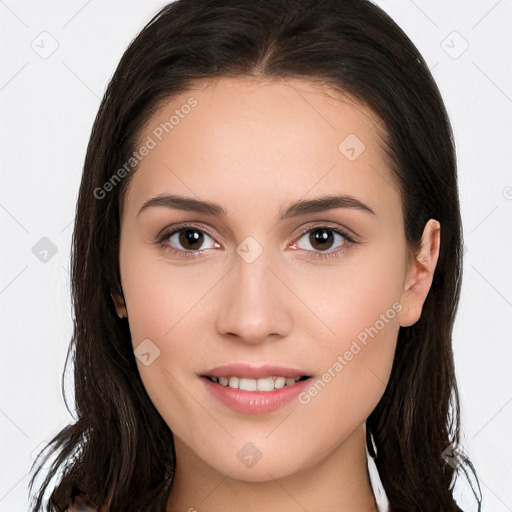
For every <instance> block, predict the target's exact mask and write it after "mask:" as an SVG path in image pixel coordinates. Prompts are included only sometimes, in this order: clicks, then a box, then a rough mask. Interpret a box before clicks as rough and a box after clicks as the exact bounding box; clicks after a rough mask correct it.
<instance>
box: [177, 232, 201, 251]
mask: <svg viewBox="0 0 512 512" xmlns="http://www.w3.org/2000/svg"><path fill="white" fill-rule="evenodd" d="M178 234H179V237H178V241H179V243H180V245H181V246H182V247H183V248H184V249H188V250H192V251H193V250H197V249H199V247H201V245H202V244H203V240H204V234H203V233H202V232H201V231H199V230H197V229H182V230H181V231H179V232H178Z"/></svg>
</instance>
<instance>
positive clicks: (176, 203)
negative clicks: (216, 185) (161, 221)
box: [137, 194, 376, 220]
mask: <svg viewBox="0 0 512 512" xmlns="http://www.w3.org/2000/svg"><path fill="white" fill-rule="evenodd" d="M153 206H157V207H164V208H173V209H177V210H185V211H194V212H198V213H204V214H206V215H211V216H214V217H225V216H226V215H227V211H226V209H225V208H224V207H222V206H220V205H219V204H216V203H212V202H210V201H204V200H199V199H194V198H192V197H185V196H180V195H173V194H164V195H160V196H157V197H153V198H151V199H149V200H148V201H146V202H145V203H144V204H143V205H142V208H141V209H140V210H139V212H138V213H137V216H138V215H139V214H140V213H141V212H142V211H143V210H145V209H146V208H149V207H153ZM334 208H351V209H355V210H362V211H365V212H368V213H370V214H372V215H375V216H376V213H375V212H374V211H373V210H372V209H371V208H370V207H369V206H368V205H366V204H364V203H363V202H361V201H359V199H356V198H355V197H353V196H350V195H346V194H342V195H326V196H320V197H317V198H314V199H307V200H299V201H295V202H294V203H292V204H291V205H289V206H288V208H287V209H286V211H284V212H282V208H281V209H280V215H281V216H280V220H284V219H289V218H291V217H298V216H300V215H307V214H312V213H318V212H323V211H326V210H332V209H334Z"/></svg>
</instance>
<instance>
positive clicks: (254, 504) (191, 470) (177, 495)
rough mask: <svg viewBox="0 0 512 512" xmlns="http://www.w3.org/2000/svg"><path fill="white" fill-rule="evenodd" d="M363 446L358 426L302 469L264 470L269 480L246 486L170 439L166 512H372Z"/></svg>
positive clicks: (361, 432) (361, 430)
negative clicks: (171, 474)
mask: <svg viewBox="0 0 512 512" xmlns="http://www.w3.org/2000/svg"><path fill="white" fill-rule="evenodd" d="M365 442H366V441H365V432H364V426H361V427H360V428H358V429H357V430H356V431H354V432H353V433H352V434H351V436H350V437H349V438H348V439H346V440H345V441H344V442H343V443H342V444H341V445H339V446H338V447H337V448H336V450H334V451H333V452H332V453H331V454H330V455H329V456H328V457H327V458H326V459H323V460H320V461H318V462H316V463H315V464H314V465H312V466H310V467H308V468H306V469H303V470H301V471H298V472H296V473H293V474H291V475H288V476H286V477H283V478H279V479H273V478H271V477H270V473H271V472H269V480H266V481H261V482H248V481H242V480H236V479H233V478H230V477H229V473H228V475H224V474H222V473H219V472H218V471H216V470H215V469H214V468H212V467H211V466H210V465H208V464H206V463H205V462H204V461H203V460H202V459H200V458H199V457H197V455H196V454H195V453H193V452H192V451H191V450H190V449H189V448H188V447H187V446H186V445H184V443H182V442H181V440H180V439H178V438H176V437H175V451H176V460H177V461H178V462H177V465H176V475H175V479H174V485H173V488H172V490H171V493H170V495H169V499H168V502H167V512H185V511H190V512H194V511H197V512H235V511H236V512H239V511H240V510H244V511H245V512H256V511H258V512H259V511H261V510H275V511H279V512H296V511H297V510H310V511H313V510H322V512H343V511H347V512H348V511H353V510H357V511H358V512H376V511H377V504H376V502H375V497H374V495H373V491H372V488H371V484H370V478H369V474H368V467H367V458H366V446H365Z"/></svg>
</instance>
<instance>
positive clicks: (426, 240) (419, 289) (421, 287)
mask: <svg viewBox="0 0 512 512" xmlns="http://www.w3.org/2000/svg"><path fill="white" fill-rule="evenodd" d="M440 243H441V225H440V223H439V221H437V220H435V219H429V221H428V222H427V223H426V224H425V227H424V229H423V235H422V237H421V247H420V250H419V252H418V253H417V254H416V255H415V256H414V257H413V258H411V261H410V263H409V266H408V269H407V275H406V279H405V283H404V289H403V292H402V296H401V298H400V304H401V305H402V310H401V311H400V312H399V314H398V321H399V324H400V326H401V327H409V326H411V325H414V324H415V323H416V322H417V321H418V320H419V319H420V316H421V310H422V308H423V304H424V302H425V299H426V298H427V295H428V292H429V290H430V287H431V285H432V280H433V278H434V270H435V268H436V264H437V260H438V258H439V248H440Z"/></svg>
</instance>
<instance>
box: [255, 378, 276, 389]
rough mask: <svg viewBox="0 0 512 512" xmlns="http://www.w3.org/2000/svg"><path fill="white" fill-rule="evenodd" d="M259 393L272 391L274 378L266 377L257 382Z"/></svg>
mask: <svg viewBox="0 0 512 512" xmlns="http://www.w3.org/2000/svg"><path fill="white" fill-rule="evenodd" d="M256 387H257V388H258V391H272V390H273V389H274V379H273V378H272V377H265V378H264V379H258V380H257V381H256Z"/></svg>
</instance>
